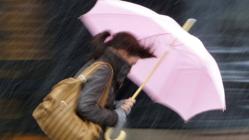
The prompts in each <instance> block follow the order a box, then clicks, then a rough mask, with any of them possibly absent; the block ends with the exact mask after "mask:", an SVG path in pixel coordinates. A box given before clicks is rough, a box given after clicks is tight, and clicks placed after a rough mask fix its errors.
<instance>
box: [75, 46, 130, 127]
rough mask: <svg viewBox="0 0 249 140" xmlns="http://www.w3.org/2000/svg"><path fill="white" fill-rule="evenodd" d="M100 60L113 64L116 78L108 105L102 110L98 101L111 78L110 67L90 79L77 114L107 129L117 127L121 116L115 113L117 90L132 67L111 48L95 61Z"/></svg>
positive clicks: (81, 96)
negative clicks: (107, 127)
mask: <svg viewBox="0 0 249 140" xmlns="http://www.w3.org/2000/svg"><path fill="white" fill-rule="evenodd" d="M99 60H100V61H105V62H107V63H109V64H111V66H112V68H113V70H114V78H113V81H112V87H111V90H110V91H111V92H110V93H109V96H108V100H107V105H106V107H105V108H100V107H99V106H98V105H97V101H98V99H99V98H100V97H101V95H102V92H103V88H104V87H105V86H106V84H107V83H108V82H107V81H108V79H109V78H110V76H111V69H110V68H109V67H103V68H101V69H99V70H97V71H96V72H95V73H94V74H93V76H91V77H90V78H89V79H88V81H87V83H86V84H85V86H84V88H82V90H81V93H80V97H79V102H78V107H77V112H78V114H79V116H81V117H82V118H85V119H88V120H90V121H92V122H95V123H98V124H100V125H101V126H102V127H103V129H105V127H106V126H115V125H116V124H117V122H118V119H119V117H120V115H119V113H118V112H117V111H114V110H115V105H114V101H115V96H116V92H117V90H118V89H119V88H120V87H121V85H122V83H123V81H124V79H125V77H126V76H127V74H128V72H129V71H130V68H131V66H130V65H129V64H128V63H127V62H126V61H124V60H123V59H122V58H120V57H119V56H117V55H116V54H114V53H113V52H112V51H111V49H109V48H108V49H106V51H105V53H104V54H103V55H102V56H101V57H100V58H99V59H97V60H95V61H99ZM93 62H94V61H89V62H88V63H87V64H86V65H85V66H83V67H82V68H81V69H80V70H79V72H78V73H77V74H76V75H75V76H78V75H79V74H80V73H81V72H82V71H83V70H84V69H85V68H86V67H87V66H89V65H90V64H92V63H93Z"/></svg>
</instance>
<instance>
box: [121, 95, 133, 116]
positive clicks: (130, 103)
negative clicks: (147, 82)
mask: <svg viewBox="0 0 249 140" xmlns="http://www.w3.org/2000/svg"><path fill="white" fill-rule="evenodd" d="M135 102H136V101H135V100H134V99H132V98H129V99H125V100H124V101H123V103H122V105H121V108H122V109H123V110H124V111H125V112H126V114H129V112H130V111H131V108H132V107H133V105H134V104H135Z"/></svg>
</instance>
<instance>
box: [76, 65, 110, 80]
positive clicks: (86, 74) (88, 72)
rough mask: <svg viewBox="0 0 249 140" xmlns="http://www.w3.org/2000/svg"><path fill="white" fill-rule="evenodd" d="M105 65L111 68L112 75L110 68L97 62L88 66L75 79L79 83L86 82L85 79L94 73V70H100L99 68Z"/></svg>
mask: <svg viewBox="0 0 249 140" xmlns="http://www.w3.org/2000/svg"><path fill="white" fill-rule="evenodd" d="M104 65H107V66H108V67H110V68H111V70H112V73H113V68H112V66H111V65H110V64H109V63H107V62H104V61H97V62H94V63H93V64H91V65H90V66H88V67H87V68H86V69H85V70H84V71H83V72H82V73H81V74H80V75H79V76H78V77H77V79H79V80H80V81H81V82H87V79H88V78H89V77H90V76H91V75H92V73H94V72H95V71H96V70H98V69H99V68H101V66H104Z"/></svg>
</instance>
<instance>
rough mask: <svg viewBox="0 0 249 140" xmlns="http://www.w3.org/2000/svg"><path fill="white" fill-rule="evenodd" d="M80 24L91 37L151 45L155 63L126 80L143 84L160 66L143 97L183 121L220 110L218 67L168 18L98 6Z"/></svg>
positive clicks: (112, 0)
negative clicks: (126, 36)
mask: <svg viewBox="0 0 249 140" xmlns="http://www.w3.org/2000/svg"><path fill="white" fill-rule="evenodd" d="M80 19H81V20H82V22H83V23H84V24H85V25H86V26H87V27H88V29H89V30H90V32H91V33H92V34H93V35H95V34H98V33H100V32H102V31H104V30H110V31H111V32H113V33H116V32H120V31H128V32H131V33H132V34H134V35H135V36H136V37H137V38H138V39H139V40H140V41H141V43H143V44H145V45H146V44H147V45H148V44H150V45H151V44H152V46H153V50H155V52H154V53H155V55H156V56H157V58H151V59H143V60H140V61H139V62H138V63H137V64H136V65H134V66H133V67H132V70H131V72H130V74H129V76H128V77H129V78H130V79H131V80H132V81H133V82H134V83H136V84H137V85H141V84H145V83H144V81H145V80H146V77H148V75H149V74H150V73H151V71H152V70H153V68H154V67H155V65H156V63H158V61H159V60H161V62H160V65H159V67H158V68H157V69H156V70H155V71H154V73H153V75H152V77H151V78H150V79H149V81H148V82H147V83H146V84H145V86H144V91H145V92H146V93H147V94H148V96H150V97H151V98H152V99H153V100H154V101H155V102H158V103H160V104H163V105H165V106H167V107H169V108H171V109H172V110H174V111H175V112H177V113H178V114H179V115H180V116H181V117H182V118H183V119H184V120H185V121H188V120H189V119H190V118H192V117H193V116H195V115H197V114H199V113H201V112H204V111H208V110H216V109H222V110H225V94H224V87H223V84H222V79H221V75H220V71H219V68H218V66H217V63H216V62H215V60H214V59H213V57H212V56H211V55H210V54H209V53H208V51H207V50H206V48H205V47H204V46H203V44H202V42H201V41H200V40H199V39H198V38H196V37H194V36H192V35H191V34H189V33H188V32H186V31H185V30H183V29H182V28H181V26H179V25H178V24H177V23H176V22H175V21H174V20H173V19H172V18H170V17H168V16H164V15H159V14H157V13H155V12H154V11H152V10H150V9H147V8H145V7H142V6H140V5H136V4H133V3H129V2H125V1H118V0H99V1H97V3H96V5H95V6H94V7H93V8H92V9H91V10H90V11H89V12H88V13H86V14H85V15H82V16H81V17H80Z"/></svg>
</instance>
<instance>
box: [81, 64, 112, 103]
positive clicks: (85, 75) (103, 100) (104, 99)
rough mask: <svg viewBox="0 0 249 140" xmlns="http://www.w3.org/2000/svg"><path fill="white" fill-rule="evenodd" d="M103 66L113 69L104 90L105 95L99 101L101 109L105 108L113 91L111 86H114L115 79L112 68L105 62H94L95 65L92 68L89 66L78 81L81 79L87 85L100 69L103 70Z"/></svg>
mask: <svg viewBox="0 0 249 140" xmlns="http://www.w3.org/2000/svg"><path fill="white" fill-rule="evenodd" d="M102 66H108V67H109V68H111V77H110V78H109V80H108V83H107V85H106V86H105V88H104V91H103V95H102V96H100V98H99V100H98V105H99V106H101V107H104V106H105V105H106V102H107V99H108V96H109V93H110V89H111V85H112V79H113V68H112V66H111V65H110V64H109V63H107V62H104V61H97V62H94V63H93V64H91V65H90V66H88V67H87V68H86V69H85V70H84V71H83V72H82V73H81V74H80V75H79V76H78V77H77V79H79V80H80V81H81V82H83V83H85V82H87V79H88V78H89V77H90V76H91V75H92V74H93V73H94V72H95V71H96V70H98V69H99V68H101V67H102Z"/></svg>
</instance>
